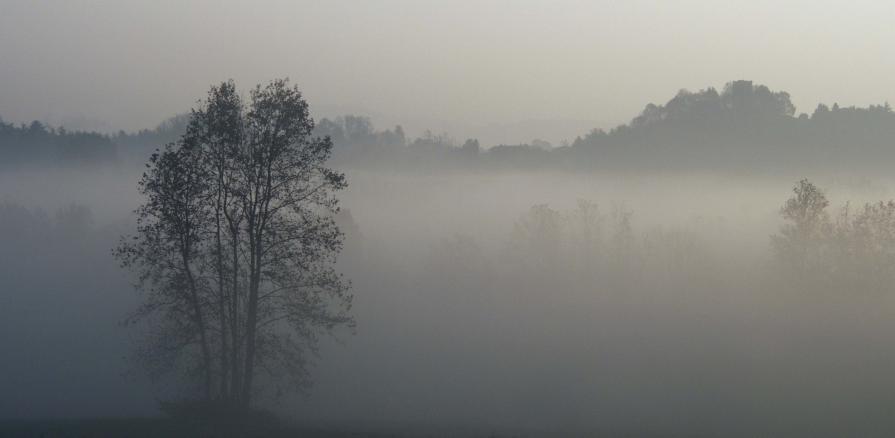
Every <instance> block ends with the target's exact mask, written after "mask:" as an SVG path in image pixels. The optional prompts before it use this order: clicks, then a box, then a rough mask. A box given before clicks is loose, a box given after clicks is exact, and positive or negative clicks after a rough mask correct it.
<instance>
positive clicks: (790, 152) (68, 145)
mask: <svg viewBox="0 0 895 438" xmlns="http://www.w3.org/2000/svg"><path fill="white" fill-rule="evenodd" d="M188 118H189V116H188V115H187V114H184V115H179V116H175V117H172V118H171V119H169V120H167V121H165V122H164V123H162V124H160V125H159V126H157V127H156V128H154V129H147V130H142V131H139V132H135V133H127V132H124V131H120V132H118V133H115V134H112V135H107V134H100V133H96V132H70V131H67V130H66V129H65V128H64V127H59V128H53V127H49V126H46V125H45V124H43V123H41V122H39V121H35V122H33V123H31V124H27V125H25V124H23V125H18V126H16V125H14V124H11V123H7V122H3V121H2V119H0V166H3V167H7V168H8V167H20V166H29V165H47V164H52V165H62V166H65V165H83V164H100V163H118V164H119V165H122V164H123V165H127V164H135V163H142V162H143V161H145V159H146V158H147V157H148V156H149V155H150V154H151V153H152V151H154V150H155V149H156V148H158V147H160V146H161V145H164V144H167V143H170V142H173V141H175V140H176V139H177V138H178V137H179V136H180V135H181V134H182V133H183V131H184V129H185V127H186V123H187V120H188ZM314 134H315V135H318V136H329V137H331V138H332V140H333V143H334V145H335V147H334V152H333V156H332V158H331V160H332V163H334V164H335V165H338V166H341V167H345V168H362V169H376V168H379V169H383V170H418V171H438V170H450V171H481V170H533V169H540V170H576V171H593V170H641V171H653V170H660V171H661V170H670V171H698V170H720V171H735V172H740V173H747V174H748V173H776V174H779V173H781V172H783V171H784V170H786V171H798V170H801V171H810V170H825V171H831V170H832V171H836V170H843V169H846V170H847V169H850V168H851V167H854V166H860V167H862V169H864V170H867V171H875V172H884V171H885V166H884V165H882V164H881V163H884V162H888V161H890V160H893V159H895V147H893V142H892V138H895V113H893V111H892V108H891V107H890V106H889V104H888V103H883V104H879V105H869V106H867V107H854V106H851V107H840V106H839V105H838V104H835V103H834V104H832V106H828V105H826V104H823V103H822V104H818V106H817V107H816V108H815V109H814V110H813V111H812V112H811V113H810V114H808V113H806V112H801V113H797V111H796V108H795V106H794V105H793V103H792V101H791V98H790V95H789V94H788V93H786V92H784V91H772V90H770V89H769V88H768V87H767V86H764V85H757V84H753V83H752V82H751V81H745V80H739V81H733V82H729V83H728V84H727V85H725V86H724V87H723V89H722V90H721V91H720V92H719V91H718V90H716V89H715V88H711V87H709V88H706V89H703V90H699V91H696V92H691V91H687V90H681V91H679V92H678V93H677V94H676V95H675V96H674V97H673V98H672V99H670V100H669V101H668V102H666V103H664V104H658V105H657V104H652V103H651V104H648V105H646V107H645V108H644V109H643V111H642V112H641V113H640V114H639V115H637V116H636V117H634V118H633V119H632V120H631V121H630V122H629V123H627V124H622V125H619V126H616V127H613V128H611V129H597V128H595V129H593V130H592V131H590V132H587V133H582V134H581V135H580V136H578V137H577V138H575V139H574V140H573V141H571V142H568V143H565V144H560V145H552V144H550V143H549V142H545V141H542V140H533V141H531V142H529V143H527V144H514V145H507V144H497V145H482V144H480V143H479V141H478V140H477V139H464V140H462V141H460V140H458V139H456V138H454V137H452V136H451V135H450V133H432V132H431V131H427V132H425V133H424V134H423V135H421V136H418V137H410V136H408V135H407V134H405V131H404V129H403V128H402V127H401V126H400V125H399V126H395V127H393V128H386V129H383V128H378V127H376V126H375V124H374V123H373V121H372V120H371V119H370V118H368V117H364V116H357V115H346V116H341V117H336V118H333V119H328V118H323V119H321V120H319V121H317V124H316V128H315V130H314Z"/></svg>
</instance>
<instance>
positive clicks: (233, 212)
mask: <svg viewBox="0 0 895 438" xmlns="http://www.w3.org/2000/svg"><path fill="white" fill-rule="evenodd" d="M313 128H314V124H313V121H312V120H311V118H310V117H309V114H308V105H307V103H305V101H304V99H303V98H302V96H301V94H300V92H299V91H298V89H297V88H295V87H291V86H289V84H288V81H286V80H276V81H273V82H271V83H270V84H268V85H267V86H265V87H261V86H258V87H256V88H255V89H254V90H253V91H252V93H251V96H250V101H249V103H248V105H245V104H244V103H243V102H242V100H241V98H240V97H239V95H238V94H237V93H236V90H235V86H234V85H233V83H232V82H228V83H224V84H221V85H220V86H217V87H213V88H212V89H211V91H210V92H209V95H208V99H207V101H205V102H204V103H203V105H202V106H201V108H199V109H198V110H196V111H194V112H193V114H192V117H191V121H190V124H189V127H188V129H187V133H186V134H185V135H184V136H183V138H182V139H181V140H180V141H179V142H178V143H176V144H173V145H170V146H168V147H167V148H165V150H164V151H162V152H159V153H157V154H156V155H154V156H153V157H152V159H151V160H150V162H149V164H148V165H147V166H148V171H147V172H146V173H145V174H144V176H143V180H142V181H141V183H140V191H141V193H142V195H143V196H144V198H145V201H144V204H143V205H141V207H140V208H139V209H138V210H137V214H138V228H137V233H136V235H135V236H133V237H132V238H130V239H125V240H123V242H122V244H121V246H120V247H119V248H118V251H117V254H118V256H119V257H120V259H121V260H122V264H123V265H124V266H126V267H128V268H131V269H132V270H134V271H135V272H136V273H137V274H138V276H139V279H140V280H141V282H140V284H141V285H142V286H143V290H144V291H145V292H146V302H145V303H144V305H143V307H141V308H140V310H139V311H138V312H137V313H136V315H135V316H136V317H152V318H150V319H151V320H152V321H153V322H155V323H156V324H155V325H154V327H156V329H157V330H158V329H161V330H160V331H156V332H155V334H156V335H155V336H150V339H151V340H153V341H152V342H149V343H147V344H146V347H147V348H146V349H145V350H144V351H145V352H147V353H148V354H147V355H146V356H145V357H147V358H150V359H152V360H155V361H159V362H161V365H166V366H168V367H174V368H175V369H178V367H177V366H176V365H177V364H182V363H184V361H185V360H186V361H187V362H186V363H188V364H190V367H189V368H187V369H185V370H184V371H190V373H188V374H187V375H198V376H200V379H199V381H200V382H201V387H202V390H201V393H202V394H203V398H204V399H206V400H219V401H222V402H225V403H227V404H232V405H236V406H241V407H248V406H250V404H251V401H252V398H253V396H254V395H255V393H256V392H257V389H258V386H259V385H258V379H257V377H258V374H259V371H260V370H265V371H267V372H268V375H269V376H270V377H271V380H275V381H278V382H285V383H289V384H293V385H303V384H306V383H307V376H306V370H305V366H304V365H305V364H306V362H307V355H308V354H309V351H310V350H313V349H314V346H315V340H316V338H317V335H318V333H320V332H321V330H322V331H327V330H331V329H333V328H335V327H337V326H339V325H345V324H351V322H352V321H351V318H350V317H349V316H348V314H347V311H348V308H349V307H350V300H351V297H350V295H348V293H347V285H346V284H345V283H344V282H343V280H342V279H341V276H340V275H339V274H338V273H336V272H335V270H334V268H333V263H334V261H335V256H336V255H337V254H338V252H339V251H340V249H341V246H342V234H341V232H340V231H339V229H338V227H337V226H336V225H335V223H334V221H333V217H334V215H335V214H336V213H337V212H338V200H337V199H336V198H335V196H334V193H335V192H336V191H338V190H340V189H342V188H344V187H345V186H346V182H345V178H344V176H343V175H342V174H340V173H337V172H335V171H333V170H331V169H329V168H328V167H326V161H327V159H328V157H329V155H330V153H331V149H332V142H331V141H330V139H329V138H328V137H325V138H318V137H312V136H311V131H312V129H313ZM162 353H164V354H162ZM180 369H182V368H180Z"/></svg>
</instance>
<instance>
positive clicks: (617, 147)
mask: <svg viewBox="0 0 895 438" xmlns="http://www.w3.org/2000/svg"><path fill="white" fill-rule="evenodd" d="M290 87H291V86H290V85H289V83H288V82H284V81H273V82H270V83H269V84H267V85H262V86H259V87H258V88H256V89H254V91H251V93H250V94H249V96H250V97H240V93H239V92H238V91H237V89H236V88H235V85H234V84H233V83H232V82H225V83H222V84H221V85H218V86H215V87H212V89H211V91H210V93H209V95H208V98H207V99H206V100H204V101H202V102H200V103H199V105H198V106H197V108H196V109H194V110H193V112H192V113H189V114H184V115H181V116H177V117H174V118H172V119H170V120H169V121H167V122H165V123H163V124H162V125H160V126H159V127H158V128H155V129H152V130H144V131H139V132H137V133H127V132H124V131H121V132H119V133H117V134H102V133H96V132H80V131H68V130H66V129H65V128H63V127H50V126H47V125H45V124H43V123H41V122H34V123H31V124H21V125H15V124H11V123H5V122H4V123H0V242H2V244H0V291H2V294H0V300H2V304H0V324H2V329H0V345H2V346H3V350H4V354H3V361H2V365H0V369H2V371H3V372H2V373H0V388H2V395H0V413H2V414H3V416H2V418H3V419H10V421H6V422H2V423H0V434H3V435H9V436H333V437H335V436H339V437H341V436H743V437H746V436H750V437H751V436H804V437H809V436H810V437H817V436H888V435H889V433H888V431H890V430H892V429H893V428H895V416H892V413H891V412H890V410H891V409H890V407H891V406H892V403H893V401H895V380H893V379H892V378H891V370H892V366H893V364H895V342H893V336H892V333H895V294H893V293H892V292H893V291H892V285H893V280H895V203H893V202H892V201H890V199H892V198H893V197H895V195H893V187H895V186H893V184H895V181H893V180H892V178H891V176H890V175H888V174H887V172H886V171H885V170H886V168H887V167H888V166H887V163H890V162H891V159H892V158H893V157H895V155H893V152H892V151H893V149H892V148H891V141H892V140H891V139H892V138H895V135H893V134H895V123H893V122H895V114H893V112H892V110H891V108H889V106H888V105H887V104H886V105H879V106H870V107H867V108H854V107H850V108H840V107H839V106H838V105H834V106H833V107H832V109H831V108H830V107H827V106H826V105H820V106H818V108H817V110H815V111H814V113H813V114H812V115H805V114H801V115H796V114H795V107H794V106H793V104H792V103H791V102H790V100H789V95H788V94H787V93H784V92H772V91H770V90H769V89H768V88H767V87H764V86H760V85H753V84H752V83H751V82H748V81H735V82H731V83H729V84H728V85H727V86H726V87H725V88H724V89H723V90H722V91H721V92H718V91H716V90H715V89H713V88H708V89H705V90H702V91H699V92H695V93H693V92H687V91H682V92H680V93H678V94H677V95H676V96H675V97H674V98H673V99H672V100H670V101H669V102H668V103H666V104H664V105H653V104H650V105H648V106H647V107H646V109H645V110H644V111H643V113H642V114H641V115H639V116H637V117H636V118H634V119H633V121H632V122H630V123H628V124H624V125H620V126H618V127H616V128H613V129H611V130H608V131H602V130H594V131H592V132H590V133H585V134H582V136H579V137H578V138H577V139H576V140H574V142H569V143H567V144H564V145H559V146H556V147H554V146H553V145H551V144H549V143H547V142H544V141H534V142H532V144H524V145H488V146H486V145H480V144H479V142H478V140H475V139H469V140H465V141H464V142H458V141H456V140H454V139H453V138H452V137H451V136H450V135H449V134H438V135H435V134H432V133H431V132H426V133H425V134H423V135H422V136H420V137H415V138H411V137H410V136H409V135H407V134H405V132H404V130H403V128H401V127H400V126H397V127H395V128H389V129H378V128H375V127H374V125H373V124H372V122H371V120H370V119H369V118H365V117H360V116H343V117H337V118H333V119H327V118H323V119H322V120H320V121H318V122H316V123H315V122H314V121H313V119H312V118H311V117H310V116H309V115H308V113H307V111H308V105H307V104H306V103H304V101H303V100H302V98H301V94H300V93H299V92H298V90H297V88H290ZM241 99H244V100H241ZM290 105H291V106H290ZM303 111H304V112H303ZM311 111H312V112H313V106H311ZM290 114H291V115H290ZM290 118H291V119H290ZM279 120H286V121H289V120H294V121H295V124H294V131H290V130H289V129H291V128H285V127H283V126H281V125H280V124H279V123H280V122H279ZM283 123H287V122H283ZM288 123H292V122H288ZM289 126H292V125H289ZM280 135H282V136H283V137H282V138H284V139H286V140H283V142H282V143H277V142H278V141H279V140H277V139H278V138H280V137H278V136H280ZM290 136H291V137H290ZM290 139H291V140H290ZM166 144H167V145H169V146H165V145H166ZM846 146H847V148H846ZM228 148H229V149H228ZM278 154H279V155H278ZM147 163H148V164H147ZM278 166H279V167H278ZM271 168H273V169H274V171H273V172H271V170H270V169H271ZM277 169H279V170H277ZM296 169H300V171H299V170H296ZM277 172H280V173H277ZM290 172H291V173H290ZM271 174H273V176H270V175H271ZM265 175H266V178H267V179H266V181H267V182H265ZM277 175H279V176H277ZM271 178H273V179H274V180H276V178H281V180H279V181H281V183H279V184H271V183H270V180H271ZM315 181H319V182H320V183H319V185H318V184H317V183H316V182H315ZM265 184H266V185H265ZM265 187H267V188H266V189H265ZM279 187H290V189H289V190H282V191H279V192H278V190H280V189H279ZM319 187H330V188H331V189H332V194H331V195H330V194H326V195H325V196H323V195H319V196H320V197H317V196H318V194H319V193H321V192H319V191H318V189H319ZM265 190H267V191H265ZM264 193H271V194H269V195H264ZM265 196H267V197H266V198H265ZM265 199H266V201H265ZM228 200H229V201H228ZM309 200H315V202H316V204H314V205H310V206H309V205H308V204H307V203H308V202H309ZM228 202H229V203H228ZM277 202H279V203H280V204H276V203H277ZM269 205H275V206H276V205H279V206H280V207H274V208H273V209H271V210H270V211H271V214H270V215H269V219H259V218H265V217H267V216H264V213H263V212H265V211H268V210H265V208H268V206H269ZM296 205H301V207H300V208H298V207H296V208H294V209H293V207H294V206H296ZM278 208H282V209H284V210H278ZM286 210H289V211H290V212H291V213H289V214H288V215H283V216H278V215H276V214H274V213H273V212H275V211H286ZM265 220H269V222H268V223H269V224H272V225H270V227H271V228H269V229H274V230H277V231H276V232H275V233H274V232H271V233H273V234H271V235H270V236H268V235H267V234H264V233H266V232H268V231H265V229H264V228H263V227H260V226H257V224H258V223H263V222H264V221H265ZM255 221H257V222H255ZM222 224H223V225H222ZM227 224H230V225H227ZM253 227H256V228H253ZM277 227H279V228H277ZM256 230H257V231H256ZM256 232H257V234H255V233H256ZM311 235H313V236H314V237H308V236H311ZM215 236H216V237H215ZM222 236H223V237H222ZM255 236H257V237H255ZM215 239H216V240H215ZM293 241H294V242H299V243H298V244H296V245H291V243H289V244H285V243H283V242H293ZM258 242H268V246H267V247H265V246H263V245H262V244H260V243H258ZM280 245H285V246H280ZM215 248H217V249H215ZM279 248H287V249H283V250H280V249H279ZM224 250H226V251H224ZM267 251H270V252H267ZM278 251H279V252H278ZM270 254H274V255H275V256H276V257H275V256H274V255H270ZM122 268H124V269H122ZM231 277H232V280H231V279H230V278H231ZM135 286H136V291H135ZM190 291H192V292H190ZM282 291H292V292H290V293H292V295H283V296H282V297H281V296H280V295H279V294H281V293H284V292H282ZM250 292H251V293H250ZM252 294H257V296H258V297H259V298H260V299H259V300H258V303H260V304H251V303H252V302H253V301H252V296H253V295H252ZM265 299H267V300H268V301H264V300H265ZM274 300H281V301H274ZM266 303H277V304H275V305H273V304H271V305H268V304H266ZM241 306H250V307H249V309H252V310H255V309H256V308H255V306H257V309H258V310H256V312H257V315H260V316H259V317H258V320H257V322H255V320H254V319H251V318H254V317H255V316H256V315H255V314H253V313H252V312H251V310H249V313H245V314H242V313H240V312H242V311H246V310H245V309H243V307H241ZM225 307H226V309H225ZM218 309H220V310H218ZM240 309H243V310H240ZM278 312H280V313H278ZM197 315H198V316H199V318H198V319H197V318H196V316H197ZM240 315H243V316H240ZM203 317H204V319H203ZM265 317H267V318H269V319H267V320H265V319H264V318H265ZM268 321H269V324H270V325H267V323H268ZM283 321H288V322H289V324H284V323H283ZM218 326H219V327H218ZM250 327H257V330H258V332H257V333H258V335H257V342H258V343H257V347H256V346H255V344H254V342H255V341H251V343H249V344H247V343H246V342H248V341H246V339H249V335H250V334H251V336H255V335H254V334H253V333H254V332H250V331H249V330H250ZM262 329H265V330H267V331H264V330H262ZM251 330H254V329H251ZM200 335H201V336H200ZM252 339H254V338H252ZM218 344H219V345H220V346H218ZM200 346H201V348H200ZM256 348H257V351H258V352H257V358H256V359H251V357H252V356H250V355H252V354H256V353H255V351H254V350H255V349H256ZM218 357H219V358H220V364H218ZM246 357H249V359H248V360H246V359H245V358H246ZM253 365H257V366H258V368H259V370H260V371H258V372H257V373H256V372H254V371H252V368H251V366H253ZM253 377H254V378H255V380H254V382H253V380H252V378H253ZM203 400H204V401H205V402H202V401H203ZM196 403H199V404H196ZM202 403H207V405H206V404H202ZM209 406H210V407H209ZM245 412H249V414H246V415H247V416H245V417H242V416H241V415H242V414H240V413H245ZM221 415H223V416H224V417H230V418H225V419H223V420H222V419H221V418H219V417H220V416H221ZM169 417H170V418H173V419H172V420H161V419H160V418H169ZM237 417H238V418H244V421H242V420H240V421H236V418H237ZM83 418H89V419H102V418H111V419H113V420H96V421H94V422H89V421H82V420H78V419H83ZM215 418H217V419H215ZM114 419H117V420H114ZM48 420H52V421H49V422H47V421H48ZM206 420H207V421H208V422H209V424H212V426H206V425H204V424H205V423H204V422H205V421H206ZM66 421H68V422H66ZM221 421H223V423H220V422H221ZM228 421H229V422H228ZM234 421H236V422H235V423H233V422H234ZM214 424H217V426H214ZM220 424H224V426H221V425H220ZM246 424H248V425H249V426H246ZM242 427H247V429H241V428H242ZM40 434H43V435H40Z"/></svg>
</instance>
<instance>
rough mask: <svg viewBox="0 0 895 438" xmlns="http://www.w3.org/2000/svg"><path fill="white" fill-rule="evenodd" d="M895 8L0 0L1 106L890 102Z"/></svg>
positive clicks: (109, 112) (9, 109) (559, 108)
mask: <svg viewBox="0 0 895 438" xmlns="http://www.w3.org/2000/svg"><path fill="white" fill-rule="evenodd" d="M893 22H895V3H892V2H888V1H849V2H841V1H838V2H832V1H819V0H812V1H789V2H784V1H780V0H777V1H765V0H748V1H726V2H721V1H708V0H674V1H669V0H655V1H636V0H625V1H607V0H604V1H599V0H590V1H577V0H562V1H558V0H551V1H546V0H545V1H535V0H506V1H495V0H476V1H460V0H450V1H424V0H379V1H360V0H358V1H343V0H321V1H273V0H269V1H252V2H248V1H244V2H236V1H221V0H216V1H168V0H154V1H88V0H58V1H50V0H0V117H3V118H4V119H7V120H12V121H24V120H29V119H44V120H50V121H51V122H56V123H68V124H70V125H71V124H83V125H91V124H94V125H96V124H99V123H100V122H102V123H104V124H105V125H104V126H105V127H106V128H107V129H112V128H114V129H117V128H124V129H135V128H142V127H150V126H153V125H155V124H156V123H157V122H159V121H161V120H162V119H164V118H166V117H168V116H170V115H173V114H175V113H178V112H182V111H184V110H186V109H188V108H189V107H191V106H192V104H193V103H194V102H195V101H196V99H198V98H200V97H202V96H203V94H204V92H205V90H206V89H207V88H208V86H209V85H210V84H211V83H214V82H216V81H220V80H223V79H227V78H233V79H236V80H237V82H238V84H239V86H240V87H241V88H243V89H247V88H249V87H250V86H251V85H252V84H254V83H257V82H260V81H264V80H267V79H270V78H274V77H280V76H289V77H291V78H292V79H293V80H294V81H295V82H297V83H298V84H299V85H300V86H301V88H302V89H303V90H304V92H305V95H306V97H307V98H308V100H309V101H310V103H311V105H312V108H316V109H317V110H318V111H317V112H318V114H327V115H329V114H335V113H341V112H360V113H367V114H369V115H372V116H373V117H374V122H377V124H378V125H386V124H392V123H396V122H403V123H404V124H405V125H409V126H410V127H411V132H412V130H413V129H421V128H424V127H427V126H429V127H432V128H434V129H454V130H455V131H459V132H455V133H456V134H457V135H463V134H464V132H463V131H464V129H466V130H469V129H468V128H470V127H474V126H480V125H487V124H513V123H519V122H525V121H529V120H552V121H572V120H574V121H579V122H580V121H586V122H587V123H591V122H592V124H595V125H598V126H605V125H610V124H614V123H616V122H622V121H627V120H628V119H630V118H631V117H633V116H634V115H635V114H636V113H637V112H639V111H640V110H641V109H642V107H643V106H644V105H645V104H646V103H648V102H664V101H666V100H667V99H669V98H670V97H671V96H672V95H673V94H674V93H675V92H676V91H677V90H678V89H680V88H690V89H698V88H703V87H706V86H709V85H712V86H716V87H721V86H723V84H724V83H725V82H727V81H730V80H734V79H752V80H754V81H757V82H760V83H765V84H767V85H768V86H770V87H771V88H772V89H782V90H786V91H789V92H790V93H792V95H793V97H794V100H795V103H796V105H797V106H798V109H799V111H807V112H810V111H811V110H813V108H814V106H815V105H816V104H817V102H818V101H824V102H829V103H832V102H833V101H838V102H839V103H840V104H845V105H852V104H857V105H866V104H869V103H881V102H882V101H885V100H890V101H895V81H893V78H895V44H892V42H893V41H895V26H893V25H892V23H893ZM579 125H580V123H579ZM579 125H575V126H579Z"/></svg>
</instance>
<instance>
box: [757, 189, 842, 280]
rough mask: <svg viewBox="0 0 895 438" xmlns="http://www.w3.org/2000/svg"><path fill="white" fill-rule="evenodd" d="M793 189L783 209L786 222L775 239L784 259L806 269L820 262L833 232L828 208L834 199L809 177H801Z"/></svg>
mask: <svg viewBox="0 0 895 438" xmlns="http://www.w3.org/2000/svg"><path fill="white" fill-rule="evenodd" d="M792 192H793V196H792V197H790V198H789V199H787V200H786V203H785V204H784V205H783V207H782V208H781V209H780V215H781V216H783V219H784V220H785V221H786V222H785V223H784V224H783V225H782V226H781V227H780V232H779V234H777V235H774V236H772V237H771V241H772V244H773V246H774V249H775V250H776V252H777V255H778V257H779V258H780V260H781V261H783V262H784V263H786V264H788V265H790V266H792V267H794V268H795V269H797V270H799V271H805V270H807V269H808V268H810V267H811V266H813V265H815V264H816V262H817V261H818V258H819V257H820V256H821V254H820V251H821V250H822V249H823V245H824V243H825V240H826V239H827V237H828V236H829V234H830V231H831V224H830V217H829V215H828V214H827V211H826V208H827V206H828V205H829V204H830V203H829V201H827V198H826V196H825V195H824V193H823V191H822V190H820V189H819V188H818V187H817V186H815V185H814V184H812V183H811V182H810V181H808V180H807V179H802V180H801V181H799V182H798V183H797V184H796V185H795V186H794V187H793V189H792Z"/></svg>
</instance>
